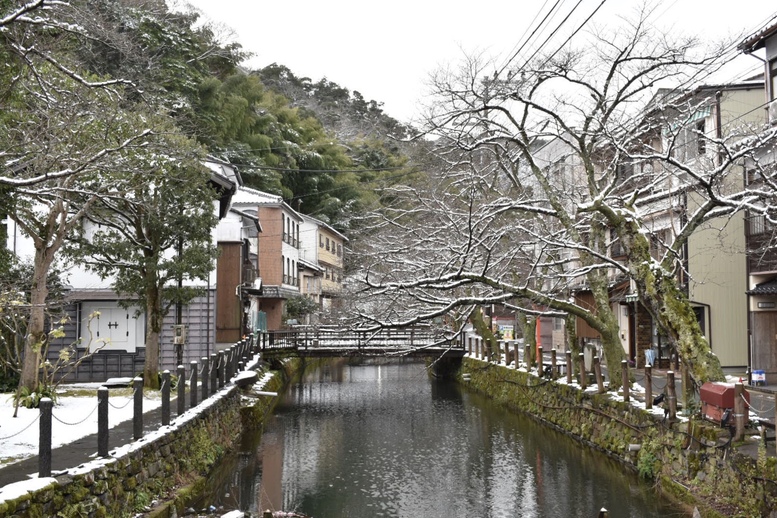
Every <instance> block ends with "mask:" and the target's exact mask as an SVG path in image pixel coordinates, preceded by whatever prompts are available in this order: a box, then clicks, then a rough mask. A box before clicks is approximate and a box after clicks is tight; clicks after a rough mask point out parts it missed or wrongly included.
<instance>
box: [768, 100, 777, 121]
mask: <svg viewBox="0 0 777 518" xmlns="http://www.w3.org/2000/svg"><path fill="white" fill-rule="evenodd" d="M769 124H771V125H772V126H774V125H775V124H777V99H775V100H773V101H772V102H770V103H769Z"/></svg>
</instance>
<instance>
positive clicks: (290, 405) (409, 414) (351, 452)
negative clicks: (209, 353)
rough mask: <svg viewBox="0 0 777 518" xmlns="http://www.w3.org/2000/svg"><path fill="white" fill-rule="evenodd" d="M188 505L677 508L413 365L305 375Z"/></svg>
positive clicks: (327, 511) (651, 511)
mask: <svg viewBox="0 0 777 518" xmlns="http://www.w3.org/2000/svg"><path fill="white" fill-rule="evenodd" d="M198 505H199V506H203V507H207V506H209V505H214V506H224V507H225V508H226V509H235V508H238V509H241V510H244V511H251V512H253V513H259V512H260V511H263V510H266V509H269V510H284V511H295V512H298V513H301V514H304V515H308V516H313V517H315V518H343V517H359V518H364V517H415V516H420V517H426V518H434V517H445V518H465V517H477V518H485V517H516V516H521V517H548V518H550V517H552V518H558V517H562V516H563V517H573V516H574V517H596V516H597V515H598V513H599V511H600V509H602V508H606V509H607V510H608V511H609V516H610V517H612V518H616V517H624V516H628V517H631V518H641V517H659V516H660V517H666V516H682V513H681V512H680V511H678V510H676V509H672V508H670V507H666V506H663V505H662V502H661V501H660V498H659V497H658V496H657V495H656V494H655V493H654V492H653V491H652V490H651V489H650V487H649V485H648V484H646V483H644V482H642V481H640V480H639V479H638V478H637V477H636V476H632V475H629V474H626V473H624V471H623V469H622V468H621V467H620V466H618V465H616V464H614V463H613V462H612V461H611V460H609V459H608V458H607V457H606V456H604V455H602V454H600V453H598V452H592V451H588V450H586V449H584V448H582V447H581V446H580V445H578V444H577V443H575V442H574V441H572V440H571V439H569V438H568V437H566V436H564V435H563V434H559V433H557V432H555V431H553V430H550V429H548V428H545V427H543V426H541V425H539V424H537V423H535V422H534V421H532V420H530V419H528V418H526V417H523V416H518V415H514V414H511V413H509V412H507V411H505V410H503V409H501V408H499V407H497V406H495V405H493V404H491V403H490V402H489V401H488V400H486V399H484V398H482V397H479V396H477V395H474V394H470V393H467V392H466V391H465V390H462V389H461V387H459V386H457V385H456V384H454V383H451V382H445V381H439V380H433V379H430V378H429V376H428V375H427V371H426V370H425V368H424V365H423V364H421V363H390V364H381V365H375V364H368V365H358V366H349V365H339V366H327V367H323V368H319V369H316V370H314V371H312V372H309V373H307V374H306V376H305V377H304V380H303V381H302V382H301V383H298V384H296V385H293V386H291V387H290V388H289V390H288V392H287V393H286V394H285V395H284V396H283V400H282V402H281V403H280V404H279V405H278V407H277V408H276V412H275V415H274V416H273V417H271V418H270V419H269V421H268V423H267V426H266V427H265V431H264V435H263V436H262V438H261V441H258V440H257V437H256V436H250V437H245V438H244V441H243V445H242V451H241V453H240V454H238V455H235V456H233V457H231V458H228V459H227V460H226V461H225V462H223V463H222V464H221V466H220V469H219V470H218V471H217V472H216V473H214V475H213V476H212V477H211V483H210V487H209V488H208V490H207V494H205V495H203V496H202V499H201V501H200V502H199V503H198Z"/></svg>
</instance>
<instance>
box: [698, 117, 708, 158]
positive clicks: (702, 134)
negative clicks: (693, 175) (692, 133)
mask: <svg viewBox="0 0 777 518" xmlns="http://www.w3.org/2000/svg"><path fill="white" fill-rule="evenodd" d="M706 133H707V131H706V128H705V125H704V120H700V121H699V122H697V123H696V154H697V156H702V155H703V154H704V153H706V152H707V136H706Z"/></svg>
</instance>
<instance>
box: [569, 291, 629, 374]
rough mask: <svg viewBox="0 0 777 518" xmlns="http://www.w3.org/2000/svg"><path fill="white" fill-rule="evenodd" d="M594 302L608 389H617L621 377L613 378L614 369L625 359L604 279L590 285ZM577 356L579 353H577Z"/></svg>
mask: <svg viewBox="0 0 777 518" xmlns="http://www.w3.org/2000/svg"><path fill="white" fill-rule="evenodd" d="M592 292H593V296H594V302H595V303H596V312H597V317H598V319H599V320H600V321H601V323H602V328H601V329H600V330H599V333H600V335H601V337H602V351H603V353H604V361H605V363H606V364H607V366H608V369H609V372H610V374H611V375H610V388H611V389H617V388H619V387H620V386H621V377H620V376H613V375H612V374H613V373H614V372H615V369H620V365H621V362H622V361H623V360H624V359H626V353H625V352H624V350H623V344H622V343H621V340H620V336H619V335H620V327H619V326H618V321H617V319H616V318H615V314H614V313H613V311H612V307H611V306H610V296H609V292H608V290H607V284H606V278H605V279H601V282H596V283H594V284H592ZM578 354H579V353H578Z"/></svg>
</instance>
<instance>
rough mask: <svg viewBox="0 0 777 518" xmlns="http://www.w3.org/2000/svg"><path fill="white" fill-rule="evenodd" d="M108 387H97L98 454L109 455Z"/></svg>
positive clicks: (101, 455) (100, 455) (99, 455)
mask: <svg viewBox="0 0 777 518" xmlns="http://www.w3.org/2000/svg"><path fill="white" fill-rule="evenodd" d="M108 392H109V391H108V387H100V388H98V389H97V456H98V457H107V456H108V433H109V432H108V395H109V394H108Z"/></svg>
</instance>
